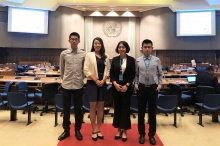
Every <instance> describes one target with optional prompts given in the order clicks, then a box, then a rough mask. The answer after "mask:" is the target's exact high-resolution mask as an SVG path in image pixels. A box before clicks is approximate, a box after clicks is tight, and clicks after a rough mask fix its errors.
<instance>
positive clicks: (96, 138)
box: [92, 131, 98, 141]
mask: <svg viewBox="0 0 220 146" xmlns="http://www.w3.org/2000/svg"><path fill="white" fill-rule="evenodd" d="M92 134H95V135H96V137H92V140H94V141H97V140H98V135H97V132H96V131H94V132H92Z"/></svg>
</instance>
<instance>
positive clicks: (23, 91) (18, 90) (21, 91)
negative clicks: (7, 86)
mask: <svg viewBox="0 0 220 146" xmlns="http://www.w3.org/2000/svg"><path fill="white" fill-rule="evenodd" d="M17 92H28V91H27V90H17Z"/></svg>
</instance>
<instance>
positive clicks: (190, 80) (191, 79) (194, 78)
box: [187, 76, 196, 83]
mask: <svg viewBox="0 0 220 146" xmlns="http://www.w3.org/2000/svg"><path fill="white" fill-rule="evenodd" d="M187 81H188V82H189V83H195V82H196V77H195V76H188V77H187Z"/></svg>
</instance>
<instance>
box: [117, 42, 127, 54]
mask: <svg viewBox="0 0 220 146" xmlns="http://www.w3.org/2000/svg"><path fill="white" fill-rule="evenodd" d="M120 44H122V45H124V46H125V48H126V53H129V51H130V47H129V45H128V43H127V42H126V41H120V42H119V43H118V45H117V47H116V48H115V52H116V53H119V52H118V47H119V45H120Z"/></svg>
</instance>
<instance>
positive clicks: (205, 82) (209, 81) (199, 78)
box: [196, 72, 220, 93]
mask: <svg viewBox="0 0 220 146" xmlns="http://www.w3.org/2000/svg"><path fill="white" fill-rule="evenodd" d="M196 86H211V87H214V88H215V91H216V93H220V88H219V84H218V78H217V77H216V76H214V75H212V74H210V73H208V72H204V73H199V74H198V75H196Z"/></svg>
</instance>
